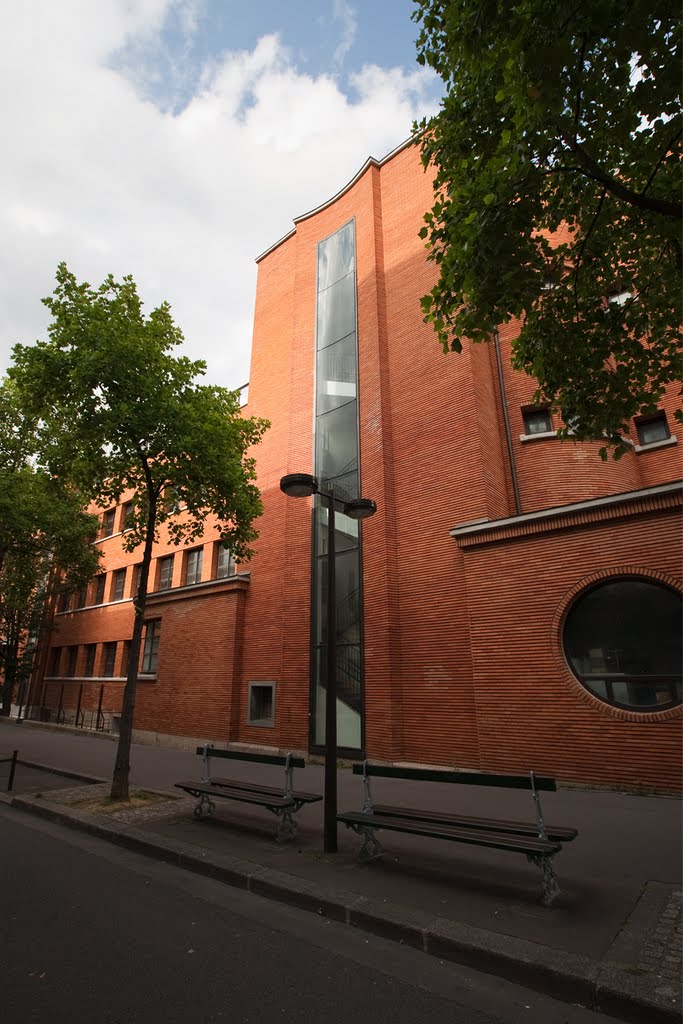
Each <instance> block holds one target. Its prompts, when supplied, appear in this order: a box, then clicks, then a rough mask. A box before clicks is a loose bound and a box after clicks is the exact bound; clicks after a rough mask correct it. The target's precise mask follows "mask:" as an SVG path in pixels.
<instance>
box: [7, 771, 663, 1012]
mask: <svg viewBox="0 0 683 1024" xmlns="http://www.w3.org/2000/svg"><path fill="white" fill-rule="evenodd" d="M36 767H37V766H36ZM61 774H65V773H64V772H62V773H61ZM72 775H73V777H74V778H84V779H85V778H87V779H88V781H97V782H100V781H106V780H100V779H93V778H92V776H89V777H86V776H78V775H76V774H74V773H72ZM8 802H9V801H8ZM11 806H12V807H15V808H16V809H17V810H21V811H26V812H28V813H32V814H35V815H37V816H39V817H42V818H46V819H48V820H50V821H55V822H59V823H60V824H63V825H67V826H68V827H70V828H74V829H78V830H81V831H84V832H87V833H88V834H90V835H93V836H96V837H98V838H101V839H105V840H107V841H108V842H111V843H114V844H115V845H117V846H121V847H124V848H125V849H128V850H132V851H134V852H136V853H140V854H143V855H144V856H147V857H153V858H155V859H157V860H161V861H163V862H165V863H168V864H172V865H174V866H176V867H180V868H183V869H185V870H187V871H193V872H194V873H196V874H199V875H203V876H205V877H208V878H213V879H215V880H216V881H220V882H223V883H224V884H226V885H231V886H234V887H235V888H238V889H242V890H246V891H247V892H251V893H253V894H254V895H256V896H263V897H266V898H267V899H273V900H277V901H278V902H280V903H285V904H288V905H289V906H294V907H297V908H298V909H300V910H306V911H309V912H310V913H314V914H317V915H319V916H321V917H327V918H330V919H331V920H334V921H337V922H339V923H341V924H346V925H348V926H350V927H352V928H358V929H360V930H362V931H366V932H370V933H372V934H373V935H377V936H379V937H381V938H385V939H390V940H392V941H394V942H398V943H401V944H405V945H409V946H412V947H413V948H415V949H418V950H420V951H422V952H424V953H426V954H428V955H430V956H436V957H438V958H439V959H441V960H449V961H452V962H454V963H458V964H460V965H462V966H465V967H470V968H472V969H473V970H477V971H482V972H483V973H485V974H493V975H496V976H498V977H502V978H505V979H506V980H508V981H511V982H514V983H516V984H519V985H523V986H525V987H527V988H530V989H533V990H534V991H537V992H541V993H543V994H545V995H549V996H552V997H553V998H555V999H558V1000H561V1001H564V1002H568V1003H579V1004H580V1005H582V1006H585V1007H586V1008H588V1009H591V1010H597V1011H600V1012H602V1013H605V1014H611V1015H612V1016H617V1017H619V1018H621V1019H622V1020H625V1021H632V1022H638V1021H643V1022H645V1021H646V1022H647V1024H680V1022H681V1012H680V1003H678V1005H676V1002H677V996H675V995H674V996H673V998H670V997H668V996H667V997H666V998H667V999H669V1000H670V1003H671V1005H663V1003H662V999H661V993H660V998H659V999H657V992H656V985H655V983H654V981H653V980H652V979H649V978H648V979H644V978H643V977H642V976H639V975H637V974H636V973H634V972H629V971H628V970H626V969H624V967H623V966H622V965H620V964H618V963H615V962H609V961H603V962H598V961H595V960H593V959H592V958H590V957H588V956H581V955H577V954H573V953H569V952H566V951H564V950H559V949H555V948H553V947H551V946H544V945H542V944H540V943H535V942H531V941H529V940H526V939H517V938H514V937H512V936H509V935H501V934H498V933H497V932H491V931H488V930H486V929H483V928H476V927H474V926H471V925H465V924H461V923H459V922H457V921H452V920H450V919H447V918H440V917H436V918H435V917H433V916H431V915H428V914H424V913H422V912H421V911H411V910H407V909H405V910H401V909H399V908H397V907H395V906H391V905H388V904H387V903H386V902H385V901H384V900H374V899H370V898H367V897H364V896H358V895H356V894H355V893H350V892H347V891H345V890H342V889H340V890H330V889H328V888H323V887H322V886H320V885H318V884H317V883H315V882H310V881H307V880H306V879H303V878H299V877H297V876H295V875H289V874H287V873H285V872H282V871H277V870H275V869H272V868H265V867H263V866H262V865H260V864H255V863H253V862H251V861H247V860H242V859H239V858H237V857H232V856H230V854H223V853H215V852H213V853H212V854H211V857H210V858H209V857H207V856H206V854H204V853H202V852H201V850H199V849H198V847H196V846H194V845H189V844H185V843H181V842H173V841H172V840H169V839H164V840H162V839H161V838H160V837H155V838H154V839H150V836H149V833H147V832H145V831H144V829H141V828H139V827H137V826H134V825H132V826H129V827H123V828H121V827H117V826H114V825H108V824H106V823H102V822H101V821H100V820H98V819H97V818H96V817H95V816H94V815H91V814H88V813H87V812H85V811H81V812H78V811H72V812H65V811H62V810H60V809H58V808H56V807H55V806H54V805H50V804H48V803H42V802H39V801H36V800H33V799H30V798H28V797H25V796H15V797H14V798H13V799H12V800H11Z"/></svg>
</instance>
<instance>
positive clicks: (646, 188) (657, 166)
mask: <svg viewBox="0 0 683 1024" xmlns="http://www.w3.org/2000/svg"><path fill="white" fill-rule="evenodd" d="M681 135H683V132H681V131H677V132H676V134H675V135H674V137H673V139H672V140H671V142H668V143H667V144H666V146H665V147H664V149H663V150H662V155H661V156H660V158H659V160H658V161H657V164H656V165H655V168H654V170H653V172H652V174H651V175H650V177H649V178H648V179H647V181H646V183H645V188H644V189H643V191H642V192H641V193H640V194H641V196H644V195H645V193H646V192H647V190H648V189H649V187H650V185H651V184H652V182H653V181H654V179H655V174H656V173H657V171H658V170H659V168H660V167H661V166H662V164H663V163H664V160H665V158H666V154H667V153H668V152H669V151H670V150H671V147H672V146H673V144H674V142H677V140H678V139H680V137H681Z"/></svg>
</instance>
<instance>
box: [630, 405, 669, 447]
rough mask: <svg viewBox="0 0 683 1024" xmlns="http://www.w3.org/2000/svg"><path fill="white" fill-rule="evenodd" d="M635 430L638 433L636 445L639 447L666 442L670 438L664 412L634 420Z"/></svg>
mask: <svg viewBox="0 0 683 1024" xmlns="http://www.w3.org/2000/svg"><path fill="white" fill-rule="evenodd" d="M636 430H637V431H638V443H639V444H641V445H646V444H656V443H657V441H667V440H668V439H669V438H670V437H671V432H670V430H669V424H668V423H667V420H666V413H665V412H658V413H657V415H656V416H648V417H646V418H643V419H640V420H636Z"/></svg>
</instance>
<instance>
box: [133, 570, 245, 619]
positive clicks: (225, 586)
mask: <svg viewBox="0 0 683 1024" xmlns="http://www.w3.org/2000/svg"><path fill="white" fill-rule="evenodd" d="M250 575H251V574H250V573H248V572H243V573H237V574H236V575H235V576H224V577H223V578H222V579H219V580H205V582H204V583H193V584H191V585H190V586H185V587H170V588H169V589H168V590H155V591H154V592H153V593H151V594H148V595H147V601H146V604H145V614H146V613H147V611H148V610H149V609H151V608H158V607H159V606H160V605H162V604H170V603H171V602H172V601H186V600H187V599H188V598H201V597H213V596H214V595H215V594H225V593H229V592H230V591H235V590H248V589H249V580H250Z"/></svg>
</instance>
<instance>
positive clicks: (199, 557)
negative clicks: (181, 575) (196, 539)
mask: <svg viewBox="0 0 683 1024" xmlns="http://www.w3.org/2000/svg"><path fill="white" fill-rule="evenodd" d="M203 556H204V548H194V549H193V550H192V551H188V552H187V553H186V555H185V584H186V586H188V587H189V586H190V585H191V584H192V583H200V582H201V579H202V561H203Z"/></svg>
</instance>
